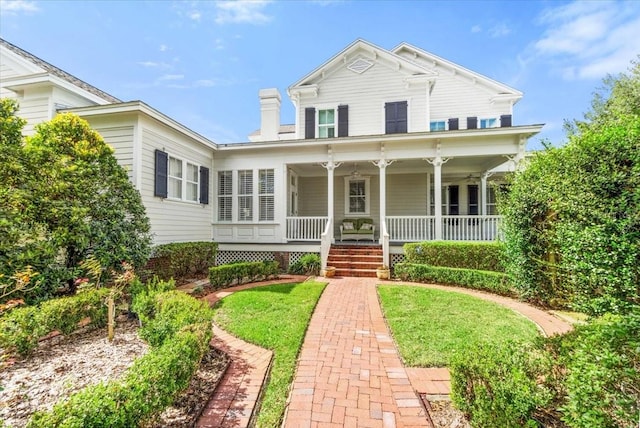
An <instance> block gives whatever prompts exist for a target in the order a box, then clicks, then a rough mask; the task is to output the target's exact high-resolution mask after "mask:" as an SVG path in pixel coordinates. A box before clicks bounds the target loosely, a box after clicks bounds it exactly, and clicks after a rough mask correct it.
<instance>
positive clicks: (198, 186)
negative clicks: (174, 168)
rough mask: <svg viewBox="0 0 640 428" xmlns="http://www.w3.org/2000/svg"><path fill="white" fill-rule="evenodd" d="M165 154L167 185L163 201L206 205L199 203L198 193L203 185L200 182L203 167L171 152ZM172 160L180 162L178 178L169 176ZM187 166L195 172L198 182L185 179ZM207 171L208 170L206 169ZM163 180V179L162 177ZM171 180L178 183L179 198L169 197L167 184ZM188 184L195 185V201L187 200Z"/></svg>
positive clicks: (169, 190)
mask: <svg viewBox="0 0 640 428" xmlns="http://www.w3.org/2000/svg"><path fill="white" fill-rule="evenodd" d="M164 153H166V156H167V174H166V183H167V186H166V188H167V194H166V196H165V197H164V198H163V199H167V200H170V201H174V202H184V203H188V204H204V205H206V204H208V202H207V203H204V202H200V192H201V189H202V186H203V183H201V182H200V171H201V170H202V169H203V168H206V167H204V166H203V165H202V164H199V163H198V162H193V161H191V160H189V159H187V158H184V157H181V156H177V155H174V154H173V153H171V152H164ZM172 159H174V160H176V161H179V162H180V165H181V172H182V176H181V177H178V176H175V175H171V173H170V171H171V160H172ZM189 165H192V166H193V167H194V168H195V170H196V177H197V179H198V181H192V180H189V177H187V171H188V168H189ZM207 169H208V168H207ZM162 178H163V179H164V177H162ZM156 180H158V177H157V176H156ZM171 180H176V181H179V182H180V191H181V195H180V197H176V196H171V194H170V193H171V186H170V185H169V183H170V182H171ZM188 183H192V184H193V183H195V184H196V192H195V199H187V187H188V186H187V184H188ZM155 196H159V195H157V194H156V195H155Z"/></svg>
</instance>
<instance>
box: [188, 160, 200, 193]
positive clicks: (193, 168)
mask: <svg viewBox="0 0 640 428" xmlns="http://www.w3.org/2000/svg"><path fill="white" fill-rule="evenodd" d="M186 164H187V176H186V180H185V187H186V188H187V191H186V195H185V199H186V200H187V201H191V202H198V196H199V195H198V188H199V185H198V182H199V177H198V175H199V174H198V165H194V164H192V163H189V162H186Z"/></svg>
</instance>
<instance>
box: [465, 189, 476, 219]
mask: <svg viewBox="0 0 640 428" xmlns="http://www.w3.org/2000/svg"><path fill="white" fill-rule="evenodd" d="M467 192H468V194H469V215H478V185H477V184H469V185H468V186H467Z"/></svg>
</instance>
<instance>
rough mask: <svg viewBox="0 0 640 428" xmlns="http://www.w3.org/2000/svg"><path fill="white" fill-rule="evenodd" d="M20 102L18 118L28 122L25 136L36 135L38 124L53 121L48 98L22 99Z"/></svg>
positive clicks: (24, 131) (24, 130)
mask: <svg viewBox="0 0 640 428" xmlns="http://www.w3.org/2000/svg"><path fill="white" fill-rule="evenodd" d="M18 102H19V104H20V109H19V110H18V116H20V117H22V118H23V119H25V120H26V121H27V124H26V125H25V126H24V128H23V131H22V133H23V134H24V135H32V134H34V133H35V126H36V125H37V124H39V123H41V122H46V121H47V120H50V119H51V109H50V108H49V98H48V97H37V98H28V99H21V100H18Z"/></svg>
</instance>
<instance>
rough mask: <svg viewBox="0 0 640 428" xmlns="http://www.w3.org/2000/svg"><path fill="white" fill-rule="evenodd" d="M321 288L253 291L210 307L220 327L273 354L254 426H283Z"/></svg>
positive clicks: (280, 286)
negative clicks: (297, 366) (212, 308)
mask: <svg viewBox="0 0 640 428" xmlns="http://www.w3.org/2000/svg"><path fill="white" fill-rule="evenodd" d="M325 285H326V284H323V283H319V282H302V283H297V284H277V285H270V286H265V287H257V288H253V289H249V290H245V291H240V292H237V293H234V294H232V295H230V296H228V297H226V298H224V299H222V300H221V301H220V302H218V305H217V306H216V307H215V308H214V310H215V315H214V320H215V322H216V324H218V325H219V326H220V327H222V328H224V329H225V330H227V331H228V332H230V333H232V334H234V335H236V336H238V337H240V338H242V339H243V340H246V341H247V342H251V343H254V344H256V345H259V346H262V347H264V348H267V349H271V350H273V362H272V367H271V376H270V378H269V382H268V384H267V387H266V390H265V392H264V396H263V400H262V404H261V408H260V414H259V415H258V420H257V426H258V427H269V428H270V427H277V426H280V425H281V422H282V417H283V415H284V409H285V404H286V400H287V394H288V392H289V385H290V384H291V382H292V381H293V376H294V373H295V369H296V360H297V358H298V353H299V351H300V347H301V346H302V341H303V339H304V335H305V332H306V330H307V325H308V324H309V320H310V318H311V314H312V312H313V309H314V308H315V306H316V303H317V301H318V299H319V298H320V295H321V294H322V291H323V290H324V287H325Z"/></svg>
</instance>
